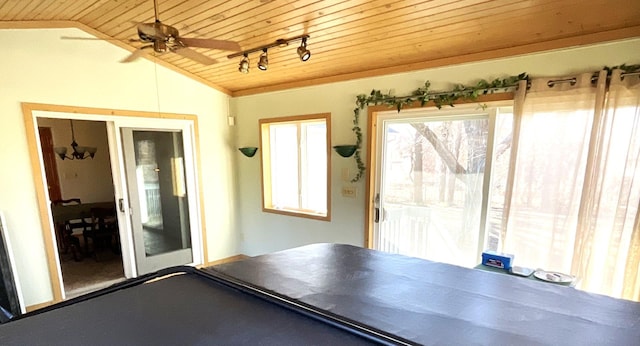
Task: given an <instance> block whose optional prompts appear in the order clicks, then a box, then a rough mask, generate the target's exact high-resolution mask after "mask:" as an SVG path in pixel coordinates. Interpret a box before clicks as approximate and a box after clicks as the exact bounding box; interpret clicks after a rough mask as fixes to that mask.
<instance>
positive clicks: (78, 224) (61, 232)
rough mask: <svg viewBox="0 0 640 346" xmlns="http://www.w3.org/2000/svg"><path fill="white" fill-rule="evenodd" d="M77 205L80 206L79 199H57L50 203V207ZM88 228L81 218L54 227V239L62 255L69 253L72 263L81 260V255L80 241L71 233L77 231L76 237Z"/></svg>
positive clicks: (85, 221) (86, 222)
mask: <svg viewBox="0 0 640 346" xmlns="http://www.w3.org/2000/svg"><path fill="white" fill-rule="evenodd" d="M79 204H82V201H81V200H80V198H70V199H58V200H53V201H51V205H52V206H69V205H79ZM88 227H90V224H89V222H88V221H87V220H85V219H83V218H80V219H73V220H67V221H65V222H64V223H59V224H57V225H56V227H55V228H56V237H57V239H58V243H59V244H60V245H61V251H62V253H64V254H66V253H68V252H69V251H71V255H72V257H73V260H74V261H79V260H81V259H82V257H83V254H82V248H81V247H80V239H79V238H77V237H76V236H75V235H74V234H73V233H74V232H76V231H79V232H78V233H79V234H78V235H80V234H82V232H84V230H86V229H87V228H88Z"/></svg>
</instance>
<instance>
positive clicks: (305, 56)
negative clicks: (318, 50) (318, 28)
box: [298, 37, 311, 61]
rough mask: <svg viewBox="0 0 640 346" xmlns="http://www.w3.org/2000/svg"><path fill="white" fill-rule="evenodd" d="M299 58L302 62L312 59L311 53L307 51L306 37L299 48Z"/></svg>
mask: <svg viewBox="0 0 640 346" xmlns="http://www.w3.org/2000/svg"><path fill="white" fill-rule="evenodd" d="M298 56H299V57H300V60H302V61H307V60H309V58H311V52H310V51H309V50H308V49H307V38H306V37H304V38H303V39H302V43H300V47H298Z"/></svg>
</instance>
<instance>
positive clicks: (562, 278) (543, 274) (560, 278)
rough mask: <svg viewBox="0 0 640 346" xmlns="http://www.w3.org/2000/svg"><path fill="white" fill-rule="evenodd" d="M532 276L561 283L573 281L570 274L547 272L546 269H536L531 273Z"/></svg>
mask: <svg viewBox="0 0 640 346" xmlns="http://www.w3.org/2000/svg"><path fill="white" fill-rule="evenodd" d="M533 276H535V277H536V278H538V279H540V280H543V281H547V282H556V283H561V284H567V283H570V282H572V281H573V276H571V275H567V274H563V273H558V272H549V271H546V270H536V271H535V272H534V273H533Z"/></svg>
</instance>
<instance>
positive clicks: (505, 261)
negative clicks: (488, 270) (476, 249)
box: [482, 251, 513, 270]
mask: <svg viewBox="0 0 640 346" xmlns="http://www.w3.org/2000/svg"><path fill="white" fill-rule="evenodd" d="M512 263H513V255H511V254H506V253H501V252H495V251H485V252H483V253H482V264H484V265H486V266H490V267H495V268H500V269H507V270H508V269H511V264H512Z"/></svg>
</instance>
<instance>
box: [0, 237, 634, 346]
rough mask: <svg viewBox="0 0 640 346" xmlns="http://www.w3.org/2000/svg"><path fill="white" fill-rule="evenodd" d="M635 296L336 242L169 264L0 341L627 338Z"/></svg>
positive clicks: (627, 341) (551, 341)
mask: <svg viewBox="0 0 640 346" xmlns="http://www.w3.org/2000/svg"><path fill="white" fill-rule="evenodd" d="M639 342H640V303H637V302H631V301H625V300H620V299H614V298H610V297H605V296H601V295H596V294H589V293H586V292H582V291H579V290H576V289H574V288H570V287H565V286H558V285H549V284H546V283H543V282H535V281H532V280H523V279H521V278H517V277H512V276H508V275H501V274H496V273H491V272H486V271H481V270H475V269H469V268H462V267H457V266H452V265H448V264H443V263H436V262H430V261H426V260H422V259H417V258H411V257H406V256H400V255H393V254H388V253H382V252H378V251H374V250H368V249H363V248H360V247H355V246H350V245H340V244H313V245H307V246H302V247H299V248H294V249H289V250H284V251H280V252H275V253H271V254H266V255H262V256H256V257H252V258H248V259H245V260H242V261H237V262H232V263H227V264H222V265H218V266H213V267H208V268H204V269H196V268H192V267H176V268H168V269H165V270H162V271H159V272H157V273H154V274H149V275H146V276H143V277H140V278H136V279H131V280H128V281H125V282H123V283H120V284H116V285H114V286H112V287H109V288H107V289H104V290H101V291H98V292H94V293H91V294H88V295H85V296H81V297H78V298H75V299H72V300H69V301H65V302H63V303H60V304H56V305H53V306H51V307H47V308H45V309H42V310H38V311H34V312H32V313H29V314H26V315H23V316H20V317H18V318H16V319H15V320H13V321H10V322H8V323H6V324H2V325H0V345H89V344H91V345H141V344H153V345H210V344H219V345H258V344H260V345H365V344H387V345H422V344H425V345H558V344H562V345H638V344H639Z"/></svg>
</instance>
